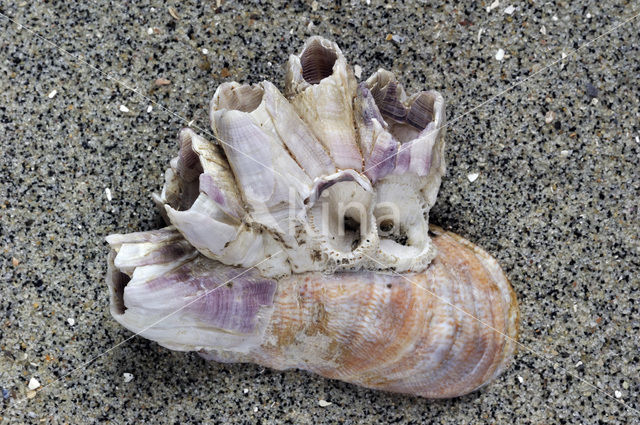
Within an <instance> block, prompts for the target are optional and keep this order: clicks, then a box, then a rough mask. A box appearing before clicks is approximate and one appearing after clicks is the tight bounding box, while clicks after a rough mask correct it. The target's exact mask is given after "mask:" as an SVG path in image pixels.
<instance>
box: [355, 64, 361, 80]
mask: <svg viewBox="0 0 640 425" xmlns="http://www.w3.org/2000/svg"><path fill="white" fill-rule="evenodd" d="M353 73H354V74H355V75H356V78H360V77H361V76H362V67H361V66H360V65H353Z"/></svg>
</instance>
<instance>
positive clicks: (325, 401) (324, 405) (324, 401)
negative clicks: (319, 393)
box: [318, 399, 333, 407]
mask: <svg viewBox="0 0 640 425" xmlns="http://www.w3.org/2000/svg"><path fill="white" fill-rule="evenodd" d="M318 404H319V405H320V407H327V406H331V405H332V404H333V403H331V402H330V401H327V400H322V399H320V400H318Z"/></svg>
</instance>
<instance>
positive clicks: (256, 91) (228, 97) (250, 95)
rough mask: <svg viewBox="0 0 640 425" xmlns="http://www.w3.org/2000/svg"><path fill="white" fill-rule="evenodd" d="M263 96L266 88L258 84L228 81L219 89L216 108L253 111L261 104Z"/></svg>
mask: <svg viewBox="0 0 640 425" xmlns="http://www.w3.org/2000/svg"><path fill="white" fill-rule="evenodd" d="M263 96H264V89H263V88H262V87H261V86H260V85H258V84H256V85H249V84H242V85H240V84H238V83H226V84H223V85H222V86H220V88H219V89H218V92H217V99H216V109H217V110H221V109H228V110H237V111H241V112H253V111H254V110H255V109H256V108H257V107H258V106H260V103H261V102H262V97H263Z"/></svg>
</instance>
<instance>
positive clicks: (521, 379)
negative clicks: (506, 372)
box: [518, 375, 524, 384]
mask: <svg viewBox="0 0 640 425" xmlns="http://www.w3.org/2000/svg"><path fill="white" fill-rule="evenodd" d="M518 382H520V383H521V384H522V383H523V382H524V379H523V378H522V376H520V375H518Z"/></svg>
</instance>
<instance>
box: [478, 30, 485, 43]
mask: <svg viewBox="0 0 640 425" xmlns="http://www.w3.org/2000/svg"><path fill="white" fill-rule="evenodd" d="M483 32H484V28H480V29H479V30H478V43H480V37H482V33H483Z"/></svg>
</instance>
